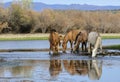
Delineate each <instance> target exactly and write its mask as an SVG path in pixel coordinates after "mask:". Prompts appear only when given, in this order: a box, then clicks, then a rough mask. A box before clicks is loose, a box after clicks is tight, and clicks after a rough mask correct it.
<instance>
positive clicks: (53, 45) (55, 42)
mask: <svg viewBox="0 0 120 82" xmlns="http://www.w3.org/2000/svg"><path fill="white" fill-rule="evenodd" d="M49 42H50V51H49V54H51V51H52V52H53V54H54V53H58V51H59V45H60V37H59V34H58V33H57V32H56V30H54V29H52V30H51V32H50V35H49Z"/></svg>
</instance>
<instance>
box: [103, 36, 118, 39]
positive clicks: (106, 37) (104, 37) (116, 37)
mask: <svg viewBox="0 0 120 82" xmlns="http://www.w3.org/2000/svg"><path fill="white" fill-rule="evenodd" d="M102 39H120V36H102Z"/></svg>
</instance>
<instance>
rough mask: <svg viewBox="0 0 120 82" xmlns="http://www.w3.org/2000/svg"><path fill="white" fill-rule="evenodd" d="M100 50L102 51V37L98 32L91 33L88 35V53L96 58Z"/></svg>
mask: <svg viewBox="0 0 120 82" xmlns="http://www.w3.org/2000/svg"><path fill="white" fill-rule="evenodd" d="M92 47H93V49H92ZM98 48H100V49H101V51H102V40H101V36H100V34H99V33H97V32H90V33H89V35H88V52H89V53H91V52H92V57H95V56H96V54H97V50H98Z"/></svg>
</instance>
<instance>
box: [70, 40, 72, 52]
mask: <svg viewBox="0 0 120 82" xmlns="http://www.w3.org/2000/svg"><path fill="white" fill-rule="evenodd" d="M72 45H73V42H72V41H70V46H71V53H72V52H73V48H72Z"/></svg>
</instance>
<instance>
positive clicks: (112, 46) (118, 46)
mask: <svg viewBox="0 0 120 82" xmlns="http://www.w3.org/2000/svg"><path fill="white" fill-rule="evenodd" d="M103 48H104V49H118V50H120V44H118V45H110V46H104V47H103Z"/></svg>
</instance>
